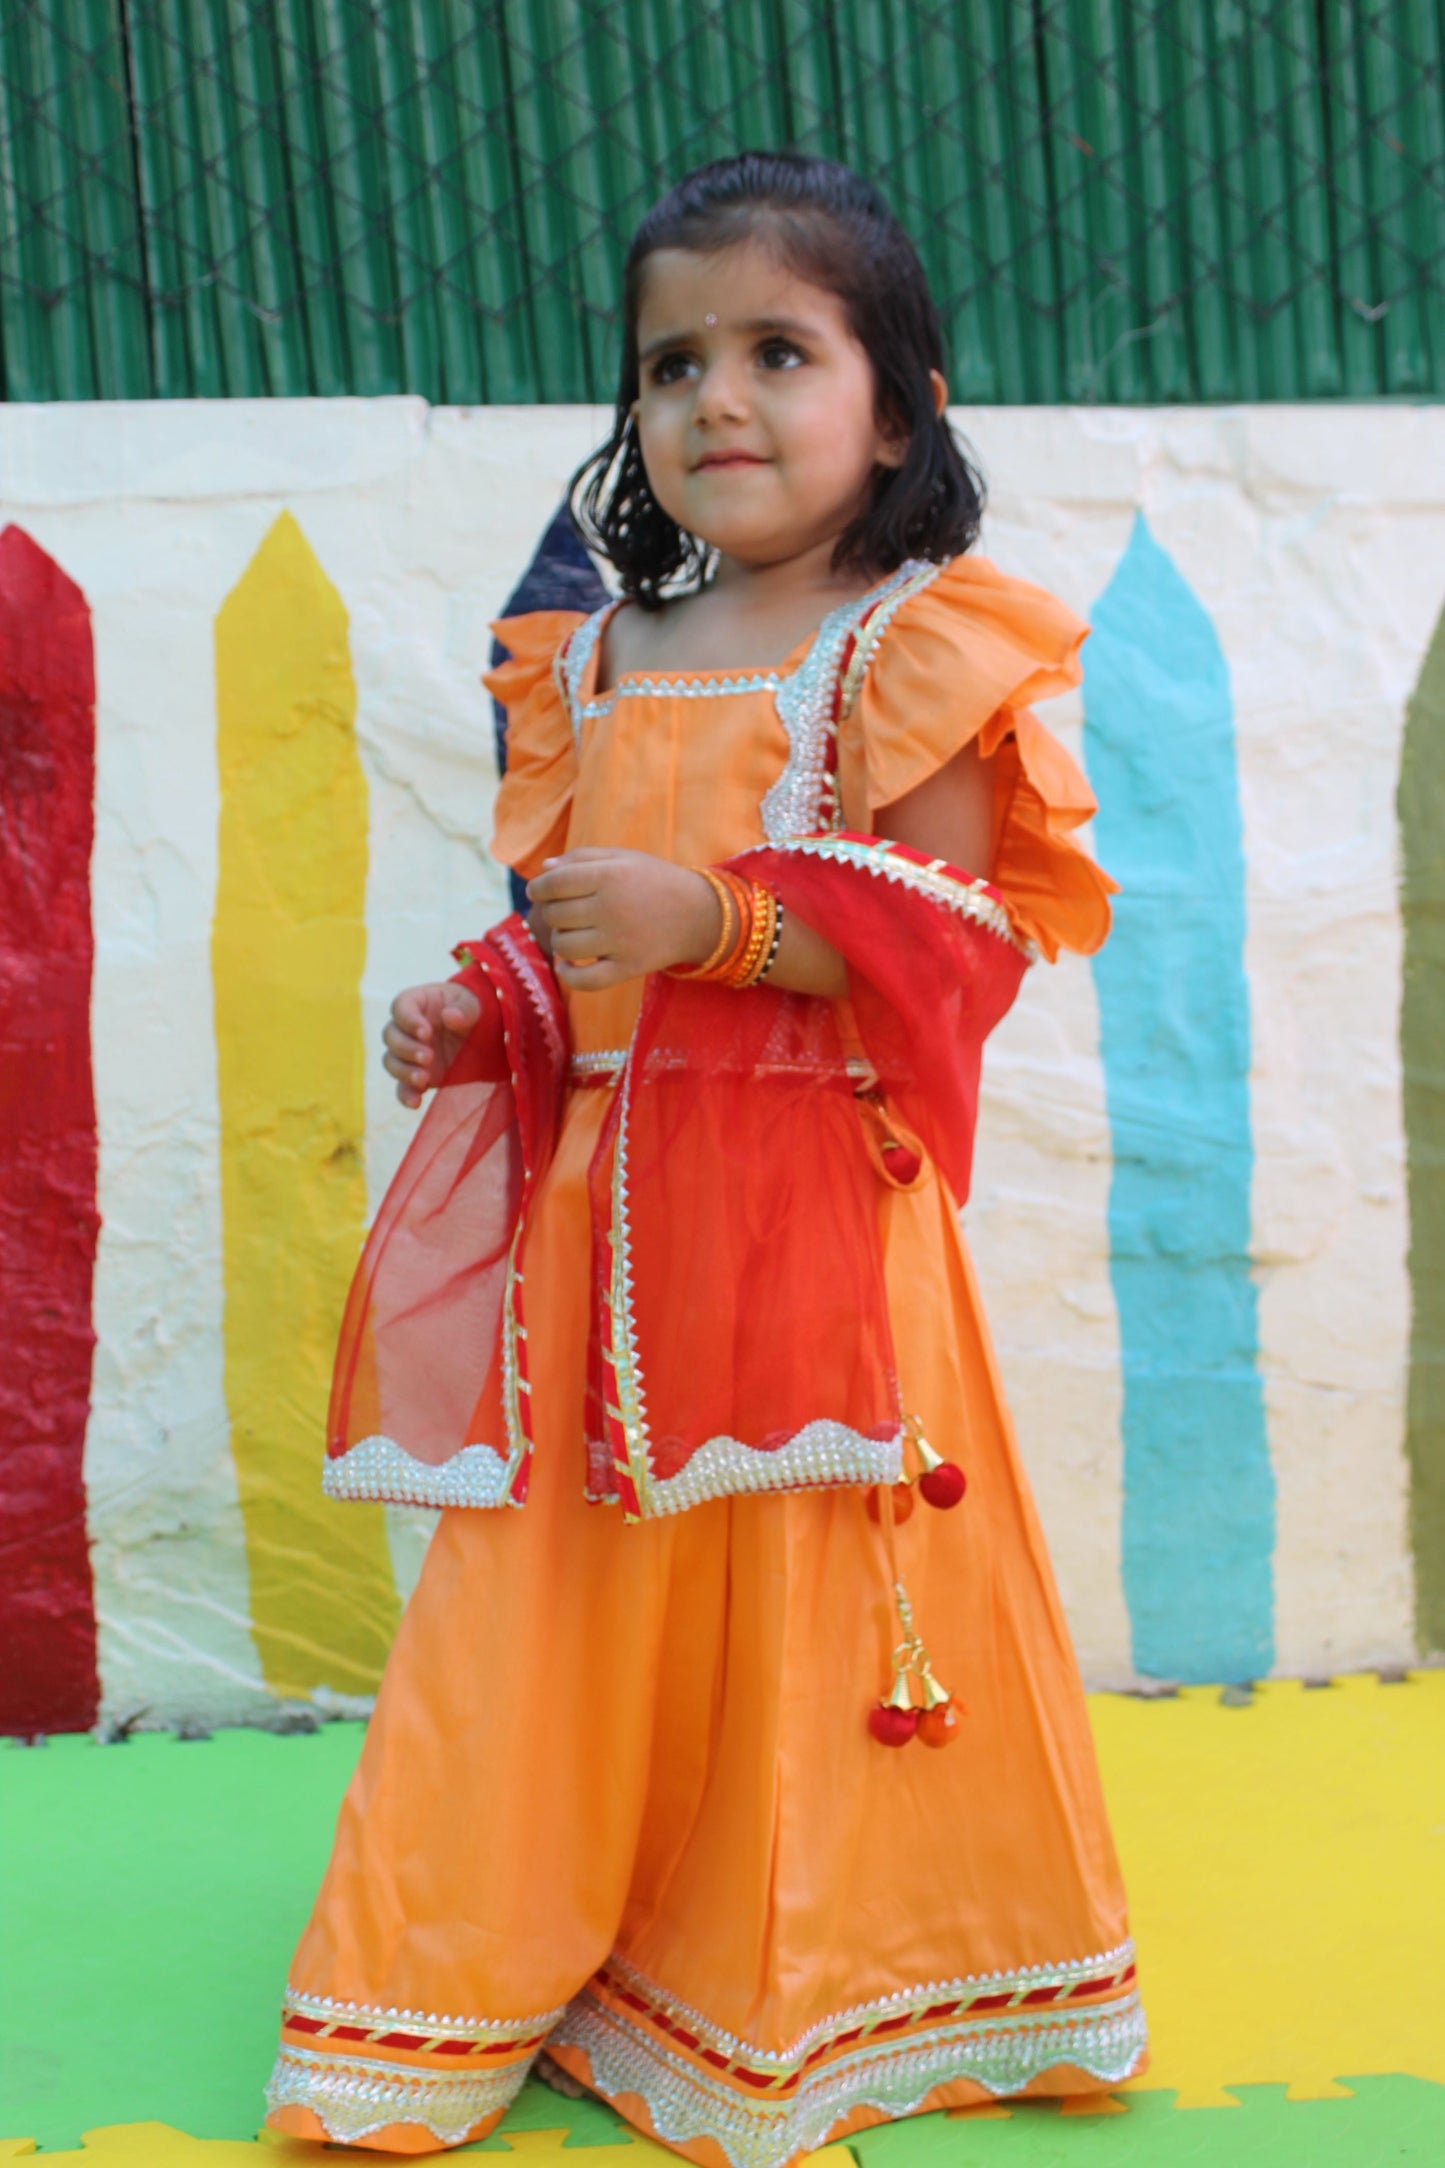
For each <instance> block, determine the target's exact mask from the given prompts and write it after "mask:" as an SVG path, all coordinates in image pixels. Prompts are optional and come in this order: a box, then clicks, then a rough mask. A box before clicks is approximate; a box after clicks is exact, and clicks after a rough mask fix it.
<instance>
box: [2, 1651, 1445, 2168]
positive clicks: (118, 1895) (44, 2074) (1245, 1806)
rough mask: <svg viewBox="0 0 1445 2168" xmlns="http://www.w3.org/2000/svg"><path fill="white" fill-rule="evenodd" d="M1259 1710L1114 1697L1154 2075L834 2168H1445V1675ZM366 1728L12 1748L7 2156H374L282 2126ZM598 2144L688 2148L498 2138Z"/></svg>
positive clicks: (571, 2125) (1115, 1775)
mask: <svg viewBox="0 0 1445 2168" xmlns="http://www.w3.org/2000/svg"><path fill="white" fill-rule="evenodd" d="M1239 1698H1240V1697H1237V1696H1234V1695H1233V1694H1231V1695H1230V1697H1229V1700H1228V1701H1224V1702H1222V1701H1221V1698H1220V1694H1219V1690H1218V1689H1215V1688H1200V1689H1191V1690H1189V1691H1186V1692H1185V1693H1183V1694H1181V1695H1179V1696H1178V1697H1177V1698H1174V1699H1170V1700H1162V1701H1147V1702H1146V1701H1139V1700H1132V1699H1124V1698H1120V1697H1116V1696H1109V1695H1103V1696H1099V1697H1097V1698H1096V1699H1095V1700H1094V1701H1093V1703H1092V1708H1093V1714H1094V1721H1095V1729H1096V1732H1097V1735H1098V1740H1099V1748H1100V1753H1101V1755H1102V1758H1103V1764H1104V1773H1105V1780H1106V1783H1107V1786H1108V1790H1109V1796H1110V1801H1111V1805H1112V1809H1113V1814H1114V1824H1115V1830H1116V1834H1117V1836H1118V1840H1119V1845H1120V1849H1121V1851H1122V1853H1123V1857H1124V1866H1125V1871H1126V1875H1127V1877H1128V1882H1129V1889H1130V1896H1131V1901H1132V1906H1133V1915H1134V1929H1135V1933H1136V1936H1137V1939H1138V1942H1139V1947H1140V1965H1141V1971H1142V1978H1143V1988H1144V1995H1145V2000H1146V2004H1147V2006H1148V2010H1149V2015H1150V2019H1151V2023H1152V2027H1153V2034H1154V2063H1153V2067H1152V2068H1151V2070H1150V2072H1149V2074H1148V2076H1147V2077H1146V2078H1145V2079H1144V2080H1143V2081H1142V2084H1141V2085H1140V2086H1139V2087H1138V2088H1137V2089H1136V2088H1127V2089H1126V2090H1125V2091H1124V2092H1123V2093H1122V2094H1120V2095H1119V2096H1117V2097H1116V2099H1115V2100H1114V2101H1113V2102H1110V2103H1108V2104H1106V2106H1105V2111H1104V2112H1103V2113H1096V2114H1092V2115H1087V2116H1084V2115H1077V2114H1061V2113H1060V2112H1059V2110H1058V2109H1057V2108H1056V2107H1052V2106H1039V2107H1025V2108H1019V2109H1014V2110H1008V2109H1006V2108H1002V2107H1000V2108H986V2109H982V2110H977V2111H972V2112H970V2113H967V2114H964V2115H955V2116H929V2117H922V2118H916V2119H914V2120H912V2121H909V2122H904V2123H899V2124H894V2125H891V2126H888V2127H886V2128H883V2129H880V2130H877V2131H872V2132H868V2133H866V2134H865V2135H863V2136H862V2137H859V2138H856V2139H853V2140H851V2141H849V2145H848V2147H846V2148H845V2147H837V2148H831V2149H830V2151H829V2155H828V2159H829V2164H830V2168H833V2164H834V2162H835V2161H836V2164H837V2168H851V2161H850V2154H851V2155H852V2156H853V2158H854V2159H856V2161H857V2162H858V2163H859V2168H974V2164H978V2168H993V2164H994V2163H997V2164H998V2168H1056V2164H1057V2168H1135V2164H1138V2168H1146V2164H1147V2168H1176V2164H1177V2168H1256V2164H1259V2168H1264V2164H1266V2163H1268V2164H1269V2168H1376V2164H1380V2168H1384V2164H1387V2163H1388V2164H1391V2168H1394V2164H1397V2163H1398V2164H1402V2168H1427V2164H1428V2168H1438V2164H1439V2163H1440V2162H1441V2161H1442V2160H1445V2018H1442V2015H1441V2004H1440V1993H1439V1975H1440V1953H1441V1950H1442V1948H1445V1672H1431V1673H1425V1674H1421V1675H1419V1676H1416V1677H1413V1678H1411V1679H1409V1680H1406V1681H1404V1682H1403V1683H1401V1684H1398V1685H1382V1684H1380V1683H1378V1682H1377V1681H1375V1680H1374V1679H1351V1680H1344V1681H1341V1682H1339V1683H1337V1684H1336V1685H1334V1686H1332V1687H1326V1688H1318V1689H1313V1690H1312V1689H1307V1688H1304V1687H1300V1686H1296V1685H1275V1686H1268V1687H1265V1688H1263V1689H1261V1690H1260V1691H1259V1692H1257V1693H1256V1694H1255V1695H1254V1696H1253V1697H1252V1698H1251V1699H1248V1700H1246V1701H1245V1704H1244V1705H1243V1706H1232V1705H1231V1703H1232V1702H1233V1701H1235V1700H1237V1699H1239ZM359 1742H360V1730H359V1727H357V1726H354V1725H349V1724H330V1725H327V1726H325V1727H324V1729H322V1730H321V1731H319V1732H317V1733H316V1734H314V1735H312V1736H304V1737H292V1738H279V1737H275V1736H272V1735H270V1734H267V1733H259V1732H246V1731H228V1732H218V1733H217V1734H216V1735H215V1736H214V1737H213V1738H211V1739H209V1740H204V1741H201V1740H194V1741H184V1742H182V1741H179V1740H176V1739H173V1738H170V1737H140V1738H136V1739H132V1740H131V1741H130V1742H129V1743H127V1744H125V1745H115V1746H98V1745H94V1744H92V1743H91V1742H90V1741H89V1740H87V1739H68V1738H67V1739H56V1740H53V1741H51V1743H50V1744H49V1745H48V1746H44V1747H30V1748H27V1747H19V1746H5V1747H0V1878H3V1879H0V1905H3V1915H0V2041H3V2059H0V2134H13V2135H8V2136H7V2135H0V2163H5V2162H7V2161H10V2160H18V2159H21V2158H24V2157H27V2156H28V2155H30V2154H31V2153H32V2152H33V2151H35V2150H37V2149H38V2150H39V2152H40V2154H41V2156H42V2157H43V2158H46V2159H57V2160H64V2159H67V2158H69V2159H70V2160H72V2161H74V2162H75V2163H76V2168H248V2164H249V2168H283V2163H287V2162H296V2163H299V2162H301V2161H303V2160H305V2161H309V2162H312V2163H315V2162H318V2161H320V2160H325V2161H327V2162H330V2161H333V2160H334V2161H338V2162H339V2161H342V2160H345V2159H352V2160H355V2161H356V2162H357V2163H358V2168H359V2164H360V2163H362V2162H364V2161H368V2162H370V2163H372V2164H373V2168H374V2164H375V2162H376V2159H377V2156H376V2155H375V2154H348V2153H345V2152H343V2151H341V2150H339V2149H337V2150H329V2151H327V2152H326V2153H325V2154H324V2155H323V2154H318V2153H317V2152H316V2151H315V2149H311V2148H306V2147H302V2146H297V2145H291V2144H287V2143H284V2142H277V2143H275V2144H271V2143H266V2144H263V2145H258V2144H257V2143H256V2142H255V2137H256V2129H257V2124H258V2122H259V2116H260V2089H261V2086H262V2085H263V2083H264V2081H265V2077H266V2073H267V2071H268V2069H269V2067H270V2060H271V2052H272V2046H273V2040H274V2026H275V2019H276V2009H277V1996H278V1992H279V1988H280V1985H281V1982H282V1980H283V1978H284V1975H285V1971H286V1965H287V1960H288V1958H289V1956H290V1954H291V1948H292V1945H293V1943H294V1941H295V1938H296V1935H297V1932H298V1931H299V1929H300V1926H301V1924H302V1921H303V1918H304V1916H305V1912H306V1908H307V1905H308V1903H309V1900H310V1897H311V1893H312V1890H313V1888H314V1886H315V1883H316V1881H317V1878H318V1876H319V1874H320V1872H321V1868H322V1865H323V1863H324V1860H325V1855H326V1849H327V1843H328V1840H329V1836H330V1829H331V1822H332V1818H333V1816H334V1813H335V1810H336V1805H337V1802H338V1800H339V1798H340V1795H341V1791H342V1788H343V1786H344V1785H345V1782H346V1779H347V1776H348V1775H349V1773H350V1770H351V1767H352V1765H353V1763H354V1760H355V1757H356V1752H357V1748H358V1745H359ZM955 1751H958V1752H966V1751H967V1746H966V1742H961V1743H960V1745H959V1747H958V1748H957V1749H955ZM83 2134H86V2136H87V2142H86V2144H85V2148H84V2151H83V2152H81V2151H78V2150H75V2149H77V2148H79V2147H80V2145H81V2140H82V2135H83ZM583 2149H586V2150H589V2151H593V2152H595V2153H596V2154H597V2156H598V2158H599V2160H601V2159H603V2158H604V2157H605V2156H606V2155H607V2154H615V2155H616V2156H617V2159H618V2164H619V2168H623V2163H622V2152H623V2150H624V2149H625V2150H626V2153H627V2156H628V2158H627V2163H626V2168H643V2164H644V2163H645V2162H647V2161H648V2160H649V2159H652V2160H658V2161H661V2160H664V2159H666V2158H670V2156H666V2155H664V2154H662V2153H661V2152H660V2150H659V2149H658V2148H656V2147H653V2146H650V2145H647V2144H646V2143H645V2142H644V2141H642V2140H641V2139H638V2138H635V2137H630V2136H629V2133H628V2132H627V2131H626V2129H625V2128H624V2127H623V2126H622V2125H620V2124H619V2123H618V2122H617V2120H616V2119H615V2118H614V2117H613V2116H612V2115H611V2114H610V2113H609V2112H608V2111H607V2110H605V2109H603V2108H601V2107H600V2106H598V2105H596V2104H593V2103H573V2102H570V2101H565V2100H562V2099H560V2098H559V2097H558V2096H556V2095H555V2094H552V2093H550V2092H547V2091H546V2090H544V2089H543V2088H542V2087H540V2086H529V2087H528V2088H527V2090H526V2092H525V2093H524V2094H523V2096H522V2098H521V2100H520V2101H519V2102H518V2104H517V2106H516V2107H515V2108H514V2109H513V2111H512V2113H511V2115H510V2116H509V2117H508V2118H507V2121H506V2123H505V2124H504V2125H503V2127H502V2130H501V2131H500V2132H499V2133H498V2134H497V2135H496V2136H495V2137H493V2138H492V2139H490V2140H489V2141H488V2142H487V2144H486V2145H485V2146H482V2147H475V2148H468V2149H467V2151H468V2152H469V2153H476V2152H498V2153H502V2152H507V2151H509V2150H510V2151H511V2152H514V2153H517V2154H519V2155H521V2156H523V2160H524V2162H526V2163H528V2164H530V2168H545V2164H546V2163H548V2162H549V2161H551V2160H553V2159H554V2158H556V2157H557V2156H558V2155H559V2154H560V2152H561V2151H562V2150H566V2151H567V2152H568V2153H569V2154H571V2153H573V2152H575V2151H580V2150H583ZM815 2158H816V2159H819V2160H821V2159H822V2158H823V2156H815ZM37 2168H38V2163H37Z"/></svg>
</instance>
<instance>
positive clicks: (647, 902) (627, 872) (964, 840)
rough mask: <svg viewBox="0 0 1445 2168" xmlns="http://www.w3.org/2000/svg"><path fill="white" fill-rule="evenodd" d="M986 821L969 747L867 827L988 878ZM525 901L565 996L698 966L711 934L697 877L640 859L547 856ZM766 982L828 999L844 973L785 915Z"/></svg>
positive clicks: (988, 808) (594, 852)
mask: <svg viewBox="0 0 1445 2168" xmlns="http://www.w3.org/2000/svg"><path fill="white" fill-rule="evenodd" d="M992 823H993V776H992V773H991V771H990V768H989V766H988V764H987V763H986V762H984V761H982V760H980V759H979V757H978V752H977V749H976V747H974V746H966V747H965V748H964V749H963V751H962V752H961V753H957V754H955V756H954V758H953V759H952V760H951V761H949V762H948V764H947V766H946V767H943V768H941V769H939V771H938V772H937V774H935V775H931V776H929V778H928V779H927V781H926V782H923V783H920V784H919V786H918V788H917V789H916V790H911V791H909V793H908V794H907V796H906V797H904V798H900V799H899V800H898V801H897V802H896V804H894V805H891V806H884V807H883V808H881V810H880V811H879V814H878V818H877V821H876V823H875V826H876V829H877V832H878V834H879V835H883V836H889V837H891V838H892V839H893V841H894V842H897V843H906V844H908V845H909V846H910V847H911V848H912V849H914V850H917V851H923V852H924V853H925V854H926V855H927V856H928V857H930V858H946V859H947V860H948V861H949V863H950V864H951V865H955V866H962V867H964V868H965V869H966V870H967V871H968V872H970V873H975V872H977V873H987V871H988V856H989V839H990V833H991V829H992ZM527 897H528V901H529V902H530V903H531V905H532V928H533V931H534V932H535V933H536V935H537V938H538V940H539V941H541V940H544V938H545V939H547V940H549V941H550V953H551V957H552V968H553V970H554V971H555V972H556V974H557V977H558V979H559V980H560V981H561V983H562V985H563V986H566V987H569V988H571V989H572V990H573V991H575V992H583V993H585V992H589V991H593V990H596V989H598V988H600V987H604V986H618V985H620V984H621V983H622V982H623V981H624V980H625V979H635V978H640V977H642V976H643V974H644V973H646V972H649V971H671V970H673V969H674V968H675V967H677V966H678V965H688V964H700V963H702V962H704V961H705V959H706V958H707V957H708V956H710V955H711V954H712V952H713V950H714V948H715V947H716V945H717V939H718V934H719V932H720V931H721V923H720V919H719V905H718V901H717V898H716V896H715V895H714V893H713V890H712V888H711V887H710V885H709V884H708V883H707V882H706V881H705V880H704V879H703V877H702V875H701V874H700V873H694V872H693V871H692V870H691V869H690V868H689V867H687V866H675V865H672V864H671V863H670V862H669V861H668V860H667V859H665V858H654V857H652V856H651V855H650V853H648V852H646V851H609V850H599V849H595V848H585V849H581V850H576V851H568V852H567V853H566V855H565V856H563V857H561V858H549V859H548V860H547V862H546V867H545V870H544V871H543V872H542V873H540V874H539V875H538V876H537V878H536V879H535V880H532V881H529V882H528V883H527ZM768 984H769V985H770V986H781V987H785V988H787V989H788V990H789V991H790V992H792V993H799V994H821V995H823V996H825V997H827V998H828V999H830V1000H838V999H840V998H841V997H842V996H843V995H845V994H846V993H847V991H848V973H847V967H846V966H845V964H844V962H843V959H842V957H841V956H840V955H839V953H838V951H837V950H836V949H835V948H834V947H833V946H832V944H831V942H829V941H828V940H826V939H825V938H824V936H823V935H822V934H821V933H819V932H817V931H816V930H815V928H813V927H812V926H809V925H806V924H805V923H804V922H803V920H801V919H800V918H799V917H798V916H797V914H796V913H795V912H792V911H790V912H788V913H787V915H786V917H785V918H784V920H783V937H782V940H781V941H780V943H779V944H778V954H777V960H776V962H775V963H774V965H773V968H772V970H771V971H770V972H769V973H768Z"/></svg>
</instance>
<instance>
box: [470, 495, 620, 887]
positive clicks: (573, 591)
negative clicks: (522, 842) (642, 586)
mask: <svg viewBox="0 0 1445 2168" xmlns="http://www.w3.org/2000/svg"><path fill="white" fill-rule="evenodd" d="M606 600H607V590H606V588H605V587H604V586H603V584H602V582H601V580H600V578H599V577H598V573H597V567H596V566H595V565H594V564H593V562H592V559H591V558H590V557H589V556H588V554H587V552H586V550H585V549H584V548H583V546H582V543H581V541H580V540H579V539H578V535H577V530H576V528H575V527H574V526H573V524H572V515H571V513H570V512H569V511H568V509H567V505H566V502H565V500H564V501H563V502H562V503H561V504H560V505H559V506H558V508H557V510H556V512H555V514H554V515H553V518H552V522H551V524H550V526H549V527H548V529H547V531H546V533H545V534H544V535H543V537H542V539H541V541H540V542H539V543H538V544H537V547H536V549H535V550H534V551H533V553H532V561H531V563H530V564H529V565H528V567H527V569H526V571H525V572H524V573H523V574H522V577H521V578H520V580H518V582H517V584H516V586H515V587H514V588H513V589H512V592H511V594H510V595H508V597H507V602H506V607H505V608H504V609H503V611H502V612H501V614H502V616H503V617H521V616H523V615H525V613H526V612H527V611H528V610H583V611H586V612H587V613H588V614H589V615H590V614H591V612H592V611H593V610H598V609H600V608H601V607H602V604H603V603H604V602H605V601H606ZM507 653H508V651H507V649H506V648H504V647H503V645H502V643H501V641H500V640H494V641H493V642H492V668H493V669H495V668H496V666H497V664H498V663H499V662H505V661H506V659H507ZM492 718H493V727H494V728H495V730H496V733H497V772H498V774H500V775H505V774H506V772H507V711H506V709H505V708H504V707H503V706H502V703H501V702H500V700H494V701H493V702H492ZM507 882H508V886H509V887H510V889H511V894H512V907H513V909H514V910H517V911H525V910H526V908H527V892H526V889H525V887H524V886H523V884H522V882H521V881H520V880H519V879H518V878H517V876H516V874H515V873H509V874H508V875H507Z"/></svg>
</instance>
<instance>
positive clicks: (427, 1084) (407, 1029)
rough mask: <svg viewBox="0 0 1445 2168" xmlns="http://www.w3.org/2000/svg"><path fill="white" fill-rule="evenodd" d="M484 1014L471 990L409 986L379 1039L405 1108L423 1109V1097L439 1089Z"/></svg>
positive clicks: (392, 1007) (385, 1067)
mask: <svg viewBox="0 0 1445 2168" xmlns="http://www.w3.org/2000/svg"><path fill="white" fill-rule="evenodd" d="M481 1013H482V1005H481V1003H480V1002H479V1001H478V999H477V997H476V995H475V994H474V993H473V992H472V990H471V988H470V987H469V986H456V985H453V984H451V983H450V982H448V983H447V984H445V985H440V986H408V988H407V989H406V992H405V993H404V994H398V995H397V997H396V999H395V1001H393V1003H392V1005H391V1021H390V1023H389V1024H388V1025H387V1027H386V1029H385V1030H384V1031H383V1032H382V1035H381V1036H382V1040H383V1042H384V1044H385V1046H386V1055H385V1059H384V1060H383V1062H382V1067H383V1068H384V1069H385V1070H386V1073H387V1075H388V1076H394V1077H395V1078H396V1096H397V1098H398V1099H399V1100H400V1101H401V1103H402V1105H403V1106H404V1107H419V1106H420V1105H421V1095H422V1093H423V1092H427V1091H431V1090H432V1089H433V1088H434V1087H435V1086H436V1085H438V1084H440V1082H441V1080H442V1078H443V1077H444V1076H445V1075H446V1073H447V1071H448V1069H450V1067H451V1065H452V1062H453V1061H454V1060H455V1058H456V1052H457V1049H458V1047H459V1046H460V1045H461V1043H462V1041H463V1039H465V1037H466V1035H467V1033H468V1032H469V1031H470V1030H471V1028H472V1026H473V1024H475V1022H476V1020H477V1018H478V1017H479V1016H480V1015H481Z"/></svg>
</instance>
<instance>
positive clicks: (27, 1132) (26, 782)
mask: <svg viewBox="0 0 1445 2168" xmlns="http://www.w3.org/2000/svg"><path fill="white" fill-rule="evenodd" d="M94 799H95V669H94V662H93V658H92V652H91V639H90V613H89V611H88V609H87V608H86V603H85V597H84V595H82V593H81V592H80V589H79V588H78V587H77V586H76V585H75V583H74V581H73V580H69V579H67V578H66V576H65V574H64V573H63V572H62V571H61V570H60V567H59V566H58V565H57V564H55V563H54V562H53V560H52V559H50V558H49V557H47V556H46V555H45V552H44V551H43V550H41V549H40V548H38V547H37V545H36V544H35V543H34V542H32V541H31V539H30V537H29V536H28V535H26V534H22V533H21V531H20V529H19V528H18V527H7V528H6V529H5V531H4V533H3V534H0V1648H3V1649H4V1652H5V1657H4V1662H3V1663H0V1732H11V1733H33V1732H40V1731H83V1730H85V1729H86V1728H87V1727H88V1726H89V1725H91V1724H93V1723H94V1721H95V1716H96V1708H97V1705H98V1701H99V1687H98V1682H97V1679H96V1668H95V1606H94V1600H93V1592H92V1588H91V1577H90V1549H89V1545H88V1543H87V1540H86V1531H85V1476H84V1452H85V1424H86V1417H87V1415H88V1413H89V1410H90V1362H91V1353H92V1350H93V1348H94V1345H95V1335H94V1333H93V1331H92V1329H91V1282H92V1279H93V1276H94V1270H95V1242H96V1234H97V1232H98V1229H99V1225H100V1220H99V1215H98V1213H97V1211H96V1202H95V1179H96V1138H95V1096H94V1092H93V1090H92V1086H91V1060H90V977H91V965H92V961H93V945H92V938H91V926H90V848H91V837H92V831H93V822H94V811H93V809H94Z"/></svg>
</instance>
